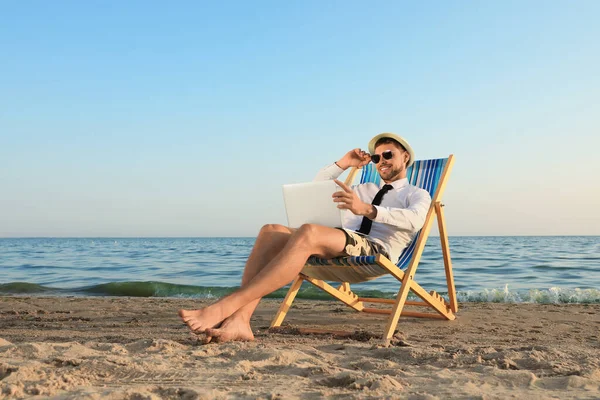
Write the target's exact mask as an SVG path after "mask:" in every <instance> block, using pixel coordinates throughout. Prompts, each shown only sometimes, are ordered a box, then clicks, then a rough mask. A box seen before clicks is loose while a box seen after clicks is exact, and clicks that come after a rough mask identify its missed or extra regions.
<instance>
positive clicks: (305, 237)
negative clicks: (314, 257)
mask: <svg viewBox="0 0 600 400" xmlns="http://www.w3.org/2000/svg"><path fill="white" fill-rule="evenodd" d="M318 232H319V226H318V225H315V224H304V225H302V226H300V228H298V232H297V233H296V234H297V236H298V239H299V240H301V241H302V242H305V243H306V244H309V245H312V244H315V243H317V242H318V235H319V233H318Z"/></svg>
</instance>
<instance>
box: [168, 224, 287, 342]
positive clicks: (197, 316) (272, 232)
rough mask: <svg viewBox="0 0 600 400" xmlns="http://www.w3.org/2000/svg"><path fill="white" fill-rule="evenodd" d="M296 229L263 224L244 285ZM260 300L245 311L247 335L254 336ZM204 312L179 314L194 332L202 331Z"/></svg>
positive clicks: (191, 311)
mask: <svg viewBox="0 0 600 400" xmlns="http://www.w3.org/2000/svg"><path fill="white" fill-rule="evenodd" d="M294 231H296V229H292V228H288V227H286V226H283V225H265V226H263V228H262V229H261V230H260V232H259V234H258V237H257V239H256V242H255V243H254V247H253V248H252V251H251V252H250V256H249V257H248V261H247V262H246V266H245V268H244V275H243V276H242V285H241V286H242V287H243V286H245V285H246V284H248V283H249V282H250V281H251V280H252V278H254V276H255V275H256V274H257V273H258V272H260V270H261V269H262V268H264V267H265V266H266V265H267V264H268V263H269V261H270V260H272V259H273V258H274V257H275V256H276V255H277V254H278V253H279V252H280V251H281V250H282V249H283V248H284V246H285V244H286V243H287V241H288V240H289V238H290V237H291V235H292V233H293V232H294ZM259 301H260V300H256V301H254V302H252V303H250V304H248V307H247V310H246V313H245V314H248V315H247V318H245V319H247V321H248V324H247V325H248V327H247V329H245V331H246V333H247V332H248V331H249V333H250V335H247V334H246V335H245V336H252V331H251V330H250V316H251V315H252V313H253V312H254V309H255V308H256V307H257V306H258V302H259ZM203 314H204V312H203V310H202V309H201V310H180V311H179V316H180V317H181V319H183V321H184V322H185V323H186V324H187V325H188V326H189V328H190V329H191V330H192V331H194V332H199V331H200V329H199V327H201V326H202V321H203V320H204V318H203V317H202V315H203ZM217 325H218V324H217ZM210 328H212V327H210ZM252 338H253V336H252ZM207 339H208V340H207V341H210V338H207Z"/></svg>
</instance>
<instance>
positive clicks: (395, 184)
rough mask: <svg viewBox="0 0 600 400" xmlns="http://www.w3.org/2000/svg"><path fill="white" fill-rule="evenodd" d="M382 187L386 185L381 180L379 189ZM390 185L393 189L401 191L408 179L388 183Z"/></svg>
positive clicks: (406, 184)
mask: <svg viewBox="0 0 600 400" xmlns="http://www.w3.org/2000/svg"><path fill="white" fill-rule="evenodd" d="M384 185H386V183H385V182H384V181H383V180H382V181H381V184H380V187H383V186H384ZM390 185H392V187H393V188H394V189H401V188H403V187H404V186H408V178H402V179H398V180H397V181H394V182H392V183H390Z"/></svg>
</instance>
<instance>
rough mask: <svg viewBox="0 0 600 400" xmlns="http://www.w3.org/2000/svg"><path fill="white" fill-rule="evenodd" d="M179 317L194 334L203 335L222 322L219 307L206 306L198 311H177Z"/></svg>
mask: <svg viewBox="0 0 600 400" xmlns="http://www.w3.org/2000/svg"><path fill="white" fill-rule="evenodd" d="M178 314H179V316H180V317H181V319H182V320H183V322H185V323H186V324H187V326H188V327H189V328H190V330H191V331H192V332H194V333H203V332H205V331H206V330H207V329H211V328H215V327H217V326H219V324H220V323H221V322H222V321H223V319H224V318H223V317H222V313H221V309H220V308H219V307H214V306H208V307H206V308H202V309H200V310H179V313H178Z"/></svg>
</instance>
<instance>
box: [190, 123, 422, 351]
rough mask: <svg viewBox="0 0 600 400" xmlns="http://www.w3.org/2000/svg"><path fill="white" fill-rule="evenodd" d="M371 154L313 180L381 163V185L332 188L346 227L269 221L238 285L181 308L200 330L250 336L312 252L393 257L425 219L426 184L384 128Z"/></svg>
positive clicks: (356, 154) (354, 155) (349, 157)
mask: <svg viewBox="0 0 600 400" xmlns="http://www.w3.org/2000/svg"><path fill="white" fill-rule="evenodd" d="M369 153H370V154H368V153H366V152H364V151H362V150H361V149H354V150H351V151H349V152H348V153H346V154H345V155H344V156H343V157H342V158H341V159H340V160H338V161H336V162H335V163H333V164H331V165H330V166H327V167H325V168H324V169H322V170H321V171H320V172H319V174H318V175H317V177H316V180H325V179H336V178H337V177H339V176H340V175H341V174H342V173H343V172H344V171H345V170H346V169H348V168H350V167H362V166H364V165H366V164H367V163H369V162H371V161H372V162H373V163H375V164H376V165H377V171H378V172H379V175H380V176H381V179H382V181H383V182H385V184H386V185H384V187H383V188H380V187H378V186H377V185H375V184H373V183H368V184H362V185H356V186H353V187H352V188H350V187H348V186H347V185H345V184H344V183H342V182H340V181H338V180H337V179H336V183H337V184H338V185H339V186H340V187H341V188H342V190H341V191H339V192H336V193H334V194H333V201H334V202H336V203H339V204H338V208H340V209H345V210H349V211H350V213H346V214H348V217H347V218H346V219H345V220H344V229H338V228H329V227H325V226H321V225H316V224H305V225H302V226H301V227H300V228H298V229H293V228H289V227H286V226H283V225H265V226H263V227H262V229H261V230H260V232H259V234H258V237H257V239H256V242H255V244H254V248H253V249H252V251H251V252H250V256H249V257H248V260H247V262H246V266H245V268H244V274H243V277H242V285H241V288H240V289H238V290H237V291H235V292H234V293H232V294H230V295H228V296H226V297H224V298H222V299H220V300H219V301H217V302H216V303H214V304H212V305H210V306H208V307H206V308H202V309H199V310H180V311H179V316H180V317H181V319H182V320H183V321H184V322H185V323H186V324H187V325H188V327H189V328H190V329H191V330H192V331H193V332H195V333H204V334H205V336H206V337H205V340H204V341H205V342H206V343H208V342H210V341H211V340H213V339H214V340H215V341H217V342H227V341H232V340H239V341H247V340H253V339H254V335H253V334H252V329H251V328H250V317H251V316H252V314H253V313H254V310H255V309H256V307H257V306H258V303H259V301H260V299H261V298H262V297H264V296H265V295H267V294H269V293H271V292H273V291H275V290H277V289H279V288H281V287H283V286H285V285H287V284H288V283H290V282H291V281H292V280H293V279H294V278H295V277H296V276H297V275H298V273H300V271H301V270H302V268H303V267H304V265H305V263H306V261H307V260H308V258H309V257H310V256H311V255H316V256H319V257H322V258H334V257H343V256H359V255H375V254H384V255H385V256H387V257H388V258H390V259H391V260H393V261H395V260H397V259H398V257H399V256H400V254H401V252H402V250H403V249H404V248H405V247H406V246H407V245H408V244H409V243H410V241H411V240H412V238H413V237H414V235H415V234H416V233H417V232H418V230H419V229H421V227H422V226H423V223H424V221H425V216H426V214H427V211H428V209H429V206H430V204H431V197H430V196H429V193H427V191H425V190H423V189H420V188H417V187H415V186H411V185H409V184H408V180H407V179H406V169H407V168H408V167H409V166H410V165H412V163H413V162H414V152H413V150H412V148H411V147H410V145H409V144H408V142H407V141H406V140H405V139H404V138H402V137H400V136H398V135H396V134H393V133H382V134H379V135H377V136H375V137H374V138H373V139H371V141H370V142H369Z"/></svg>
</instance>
